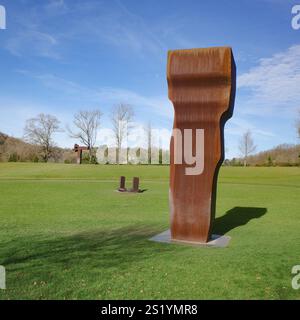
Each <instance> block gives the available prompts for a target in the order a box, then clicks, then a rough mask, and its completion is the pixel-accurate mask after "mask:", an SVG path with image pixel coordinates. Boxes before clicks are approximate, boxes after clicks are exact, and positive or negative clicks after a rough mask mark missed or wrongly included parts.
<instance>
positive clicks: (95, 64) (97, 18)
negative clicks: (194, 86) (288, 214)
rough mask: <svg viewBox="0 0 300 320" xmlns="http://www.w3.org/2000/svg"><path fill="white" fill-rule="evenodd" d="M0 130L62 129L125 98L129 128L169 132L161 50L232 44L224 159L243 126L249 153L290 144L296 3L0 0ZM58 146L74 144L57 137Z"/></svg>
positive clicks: (298, 97)
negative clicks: (51, 119)
mask: <svg viewBox="0 0 300 320" xmlns="http://www.w3.org/2000/svg"><path fill="white" fill-rule="evenodd" d="M0 4H1V5H4V6H5V8H6V12H7V29H6V30H0V83H1V86H0V92H1V94H0V131H3V132H5V133H8V134H11V135H14V136H16V137H22V134H23V128H24V123H25V120H26V119H28V118H30V117H33V116H35V115H37V114H38V113H41V112H44V113H51V114H54V115H56V116H57V117H58V118H59V119H60V120H61V122H62V126H63V127H65V125H66V124H67V123H71V122H72V116H73V114H74V113H75V112H76V111H78V110H80V109H95V108H100V109H101V111H102V112H103V113H104V116H103V119H102V127H110V123H109V112H110V109H111V107H112V106H113V105H114V104H117V103H119V102H126V103H130V104H131V105H133V106H134V108H135V113H136V117H135V121H136V123H137V125H138V124H142V123H147V122H148V121H149V120H150V121H151V122H152V124H153V126H154V127H156V128H167V129H171V128H172V118H173V109H172V105H171V104H170V102H169V101H168V99H167V83H166V58H167V51H168V50H170V49H181V48H197V47H198V48H199V47H209V46H224V45H226V46H231V47H232V48H233V52H234V56H235V60H236V64H237V72H238V81H237V84H238V90H237V97H236V104H235V110H234V116H233V118H232V119H231V120H229V122H228V123H227V125H226V129H225V139H226V152H227V154H226V157H233V156H238V155H239V151H238V143H239V139H240V137H241V135H242V134H243V132H245V131H246V130H247V129H251V131H252V133H253V137H254V140H255V143H256V144H257V149H258V151H260V150H264V149H267V148H271V147H273V146H276V145H278V144H281V143H297V142H298V140H297V133H296V129H295V122H296V117H297V110H299V109H300V90H299V87H300V86H299V84H300V30H294V29H292V27H291V19H292V14H291V10H292V6H293V5H295V4H300V0H299V1H297V0H295V1H294V0H292V1H289V0H218V1H217V0H215V1H211V0H198V1H196V0H194V1H192V0H184V1H183V0H180V1H179V0H172V1H167V0H164V1H162V0H160V1H158V0H152V1H150V0H148V1H146V0H144V1H142V0H140V1H133V0H118V1H117V0H105V1H98V0H86V1H79V0H43V1H42V0H40V1H36V0H34V1H33V0H0ZM55 138H56V142H57V143H58V145H60V146H71V145H72V144H73V143H74V141H73V140H72V139H70V138H69V137H68V135H67V133H66V132H64V133H60V134H58V135H57V136H56V137H55Z"/></svg>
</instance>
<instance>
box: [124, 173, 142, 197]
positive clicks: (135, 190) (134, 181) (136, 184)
mask: <svg viewBox="0 0 300 320" xmlns="http://www.w3.org/2000/svg"><path fill="white" fill-rule="evenodd" d="M125 181H126V178H125V177H124V176H121V177H120V186H119V188H118V191H119V192H131V193H140V192H143V190H141V189H139V185H140V178H138V177H134V178H133V179H132V188H130V189H127V188H126V186H125Z"/></svg>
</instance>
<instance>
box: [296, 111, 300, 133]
mask: <svg viewBox="0 0 300 320" xmlns="http://www.w3.org/2000/svg"><path fill="white" fill-rule="evenodd" d="M298 115H299V118H298V120H297V123H296V127H297V131H298V138H299V139H300V110H299V113H298Z"/></svg>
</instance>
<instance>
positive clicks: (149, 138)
mask: <svg viewBox="0 0 300 320" xmlns="http://www.w3.org/2000/svg"><path fill="white" fill-rule="evenodd" d="M145 132H146V137H147V144H148V164H151V154H152V148H151V147H152V125H151V122H150V121H149V122H148V124H147V126H145Z"/></svg>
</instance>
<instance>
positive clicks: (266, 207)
mask: <svg viewBox="0 0 300 320" xmlns="http://www.w3.org/2000/svg"><path fill="white" fill-rule="evenodd" d="M168 171H169V169H168V167H159V166H151V167H149V166H101V165H98V166H93V165H82V166H76V165H66V164H29V163H28V164H27V163H16V164H13V163H9V164H7V163H2V164H0V221H1V224H0V265H3V266H5V268H6V273H7V282H6V285H7V289H6V290H0V299H244V298H246V299H248V298H249V299H299V298H300V290H294V289H292V287H291V279H292V274H291V269H292V267H293V266H294V265H297V264H300V169H299V168H230V167H225V168H222V169H221V172H220V176H219V183H218V198H217V219H216V221H215V227H214V232H215V233H218V234H228V235H230V236H231V237H232V240H231V242H230V245H229V247H227V248H199V247H190V246H184V245H168V244H159V243H154V242H151V241H149V240H148V239H149V237H151V236H153V235H155V234H156V233H159V232H162V231H164V230H165V229H167V228H168V218H169V217H168ZM120 175H126V177H127V179H130V178H131V177H133V176H134V175H137V176H140V178H141V187H142V188H143V189H147V191H146V192H144V193H142V194H136V195H128V194H120V193H117V192H115V191H114V190H115V189H116V187H117V185H118V178H119V176H120Z"/></svg>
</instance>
